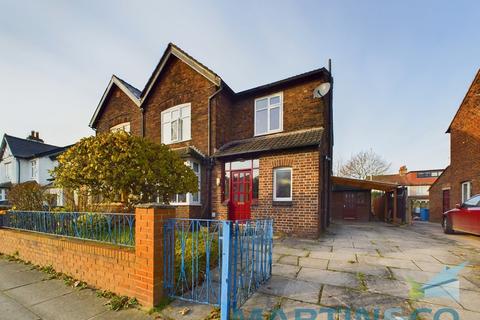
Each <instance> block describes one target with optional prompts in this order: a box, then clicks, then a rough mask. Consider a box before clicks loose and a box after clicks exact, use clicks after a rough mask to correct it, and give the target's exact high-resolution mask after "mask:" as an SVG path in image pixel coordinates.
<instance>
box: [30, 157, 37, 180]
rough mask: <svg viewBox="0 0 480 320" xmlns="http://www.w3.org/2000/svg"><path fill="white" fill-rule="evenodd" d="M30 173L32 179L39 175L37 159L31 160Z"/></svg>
mask: <svg viewBox="0 0 480 320" xmlns="http://www.w3.org/2000/svg"><path fill="white" fill-rule="evenodd" d="M30 174H31V178H32V179H37V177H38V161H37V159H35V160H32V161H30Z"/></svg>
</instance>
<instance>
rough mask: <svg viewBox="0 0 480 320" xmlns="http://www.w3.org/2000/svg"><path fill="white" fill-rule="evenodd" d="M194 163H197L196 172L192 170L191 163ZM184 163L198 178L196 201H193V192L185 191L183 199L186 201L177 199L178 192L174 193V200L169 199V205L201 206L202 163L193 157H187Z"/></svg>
mask: <svg viewBox="0 0 480 320" xmlns="http://www.w3.org/2000/svg"><path fill="white" fill-rule="evenodd" d="M194 163H196V164H197V165H198V174H197V173H196V172H195V171H194V170H193V164H194ZM185 165H186V166H188V167H189V168H190V169H192V171H193V172H194V173H195V175H196V176H197V178H198V201H193V193H191V192H188V193H186V196H185V200H186V201H181V202H179V201H177V200H178V196H179V194H175V195H174V197H175V201H170V204H171V205H175V206H201V205H202V189H201V186H202V164H201V163H200V162H199V161H197V160H193V159H189V160H186V161H185Z"/></svg>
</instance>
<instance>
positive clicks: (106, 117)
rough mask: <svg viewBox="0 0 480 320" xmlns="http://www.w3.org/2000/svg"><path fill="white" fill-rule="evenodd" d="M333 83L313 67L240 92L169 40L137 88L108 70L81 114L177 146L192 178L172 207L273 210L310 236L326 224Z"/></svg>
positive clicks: (207, 211) (265, 213)
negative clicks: (102, 87) (195, 183)
mask: <svg viewBox="0 0 480 320" xmlns="http://www.w3.org/2000/svg"><path fill="white" fill-rule="evenodd" d="M325 83H332V78H331V75H330V72H329V71H328V70H327V69H325V68H321V69H317V70H313V71H310V72H307V73H304V74H300V75H297V76H294V77H290V78H287V79H284V80H280V81H277V82H274V83H270V84H267V85H263V86H259V87H256V88H252V89H249V90H245V91H242V92H234V91H233V90H232V89H231V88H230V87H229V86H228V85H227V84H226V83H225V82H224V81H223V80H222V79H221V78H220V77H219V76H218V75H217V74H215V73H214V72H213V71H212V70H210V69H208V68H207V67H205V66H204V65H202V64H201V63H199V62H198V61H197V60H195V59H194V58H193V57H191V56H190V55H188V54H187V53H186V52H184V51H183V50H182V49H180V48H178V47H177V46H175V45H173V44H169V45H168V47H167V49H166V50H165V52H164V54H163V56H162V57H161V59H160V62H159V63H158V65H157V66H156V68H155V70H154V71H153V73H152V75H151V77H150V79H149V80H148V82H147V84H146V85H145V88H144V89H143V90H138V89H136V88H134V87H133V86H132V85H130V84H128V83H127V82H125V81H123V80H122V79H120V78H118V77H116V76H112V79H111V81H110V83H109V84H108V87H107V89H106V91H105V93H104V94H103V96H102V98H101V101H100V103H99V104H98V106H97V109H96V110H95V113H94V115H93V117H92V120H91V122H90V126H91V127H92V128H93V129H94V130H96V132H97V133H101V132H108V131H111V130H125V131H128V132H130V133H131V134H133V135H138V136H143V137H145V138H147V139H149V140H151V141H154V142H157V143H164V144H166V145H168V146H169V147H171V148H172V149H173V150H175V151H177V152H178V153H179V154H180V155H181V156H182V157H183V158H184V159H185V163H186V164H187V165H189V166H190V167H191V168H192V169H193V171H194V172H195V173H196V174H197V176H198V178H199V185H200V191H199V193H196V194H179V195H176V196H175V197H174V198H173V199H172V201H171V203H172V204H174V205H176V206H177V212H178V214H179V215H180V216H184V217H191V218H212V217H214V218H219V219H226V218H229V219H250V218H264V217H273V218H274V219H275V227H276V230H277V231H279V232H284V233H291V234H297V235H305V236H310V237H315V236H317V235H318V234H319V232H320V231H321V230H322V229H324V228H326V227H327V225H328V221H329V217H328V212H329V204H328V202H329V200H330V192H329V190H330V177H331V158H332V139H333V134H332V130H333V128H332V112H331V90H330V91H329V92H328V89H327V90H326V91H327V92H328V93H327V94H326V95H325V96H324V97H322V98H314V94H313V93H314V90H316V89H317V88H318V87H319V85H321V84H324V86H323V87H324V88H325V87H327V88H328V87H329V86H328V85H325Z"/></svg>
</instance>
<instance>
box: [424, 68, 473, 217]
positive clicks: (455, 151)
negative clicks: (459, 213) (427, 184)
mask: <svg viewBox="0 0 480 320" xmlns="http://www.w3.org/2000/svg"><path fill="white" fill-rule="evenodd" d="M479 123H480V72H479V73H478V74H477V76H476V78H475V80H474V81H473V83H472V85H471V86H470V89H469V90H468V92H467V94H466V96H465V98H464V100H463V102H462V104H461V105H460V108H459V110H458V113H457V115H456V116H455V118H454V120H453V122H452V124H451V127H450V166H449V168H448V170H447V172H445V173H444V174H442V175H441V176H440V178H439V179H438V180H437V181H436V182H435V184H434V185H433V186H432V187H431V188H430V220H432V221H440V220H441V217H442V208H443V204H442V197H443V196H442V190H443V189H446V188H450V208H453V207H454V206H455V204H457V203H461V201H462V200H461V194H462V191H461V184H462V182H465V181H471V182H472V192H471V194H472V195H474V194H478V193H480V125H479Z"/></svg>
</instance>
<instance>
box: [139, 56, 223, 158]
mask: <svg viewBox="0 0 480 320" xmlns="http://www.w3.org/2000/svg"><path fill="white" fill-rule="evenodd" d="M215 90H216V86H215V85H214V84H213V83H212V82H210V81H209V80H207V79H206V78H205V77H204V76H202V75H201V74H199V73H198V72H196V71H195V70H193V69H192V68H190V67H189V66H188V65H187V64H185V63H184V62H182V61H181V60H179V59H177V58H175V57H173V58H171V59H170V60H169V62H168V63H167V64H166V65H165V68H164V70H163V72H162V74H161V75H160V77H159V79H157V81H156V82H155V84H154V86H153V88H152V91H151V93H150V95H149V98H148V99H147V100H146V101H145V102H144V104H143V108H144V109H145V137H146V138H147V139H150V140H151V141H154V142H158V143H160V142H161V113H162V111H164V110H167V109H168V108H171V107H174V106H176V105H179V104H182V103H191V117H192V118H191V121H192V122H191V124H192V125H191V127H192V129H191V130H192V133H191V135H192V139H191V140H190V141H186V142H181V143H176V144H171V145H169V147H171V148H177V147H184V146H188V145H194V146H195V147H197V148H198V149H199V150H200V151H201V152H203V153H204V154H207V153H208V152H207V141H208V139H207V133H208V130H207V123H208V121H207V119H208V112H207V110H208V97H209V96H210V95H211V94H212V93H213V92H215Z"/></svg>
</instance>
